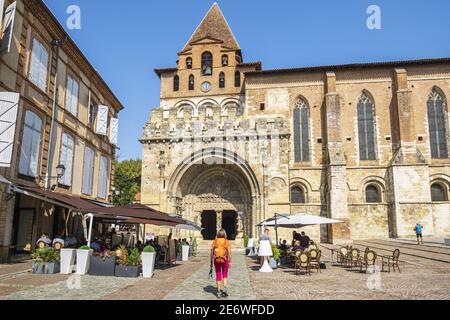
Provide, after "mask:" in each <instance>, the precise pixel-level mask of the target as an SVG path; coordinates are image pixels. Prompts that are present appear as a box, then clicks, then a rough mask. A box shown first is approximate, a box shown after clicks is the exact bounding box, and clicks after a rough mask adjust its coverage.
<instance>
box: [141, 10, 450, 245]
mask: <svg viewBox="0 0 450 320" xmlns="http://www.w3.org/2000/svg"><path fill="white" fill-rule="evenodd" d="M178 58H179V59H178V61H177V65H176V67H174V68H165V69H157V70H155V72H156V73H157V75H158V76H159V77H160V79H161V97H160V99H161V104H160V106H159V107H157V108H155V109H154V110H153V111H152V112H151V116H150V119H149V120H148V122H147V124H146V125H145V128H144V133H143V136H142V138H141V143H142V148H143V151H142V157H143V159H142V160H143V167H142V195H141V197H142V198H141V202H142V203H143V204H145V205H149V206H151V207H154V208H155V209H159V210H161V211H165V212H168V213H177V214H180V215H182V216H183V217H185V218H187V219H190V220H192V221H195V222H197V223H198V224H199V225H202V227H203V228H204V231H203V232H202V234H201V235H200V234H195V236H198V237H200V236H202V237H203V239H207V240H208V239H211V238H212V237H214V234H215V232H216V229H217V228H222V227H223V228H225V229H226V230H227V231H228V234H229V236H230V237H231V238H232V239H239V238H241V237H242V236H243V235H244V234H246V235H249V236H253V237H255V236H257V235H258V233H259V228H258V227H257V225H258V224H259V223H261V222H262V221H264V220H265V219H268V218H271V217H273V216H274V215H275V214H276V213H279V214H310V215H318V216H324V217H330V218H335V219H339V220H341V221H343V223H340V224H336V225H332V226H321V227H309V228H307V229H306V231H307V233H309V234H310V235H311V238H314V239H316V240H320V241H324V242H332V243H346V242H351V241H352V240H353V239H369V238H387V237H404V236H409V235H411V234H413V231H412V230H413V228H414V226H415V224H416V223H421V224H422V225H423V226H424V234H425V235H434V236H444V235H448V234H449V233H450V202H449V192H450V157H449V148H450V138H449V129H450V128H449V127H450V119H449V116H448V105H447V97H450V59H449V58H442V59H428V60H416V61H398V62H382V63H367V64H352V65H335V66H319V67H308V68H296V69H294V68H293V69H280V70H263V69H262V64H261V63H260V62H245V61H244V60H243V55H242V52H241V49H240V46H239V44H238V42H237V40H236V38H235V37H234V35H233V33H232V31H231V30H230V27H229V25H228V23H227V22H226V20H225V18H224V16H223V14H222V12H221V10H220V8H219V7H218V5H217V4H214V5H213V6H212V7H211V9H210V10H209V11H208V13H207V14H206V16H205V18H204V19H203V21H202V22H201V23H200V25H199V27H198V28H197V29H196V30H195V32H194V33H193V35H192V36H191V38H190V39H189V40H188V42H187V43H186V45H185V46H184V48H183V49H182V51H181V52H179V53H178ZM284 232H285V233H284V234H283V233H282V234H281V236H280V237H284V238H285V237H287V235H288V233H290V232H291V230H285V231H284Z"/></svg>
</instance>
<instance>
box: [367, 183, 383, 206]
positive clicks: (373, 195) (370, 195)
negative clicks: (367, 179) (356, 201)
mask: <svg viewBox="0 0 450 320" xmlns="http://www.w3.org/2000/svg"><path fill="white" fill-rule="evenodd" d="M381 200H382V199H381V191H380V188H378V187H377V186H375V185H369V186H367V187H366V203H380V202H381Z"/></svg>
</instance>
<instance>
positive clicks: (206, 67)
mask: <svg viewBox="0 0 450 320" xmlns="http://www.w3.org/2000/svg"><path fill="white" fill-rule="evenodd" d="M212 68H213V56H212V54H211V53H210V52H204V53H203V54H202V75H204V76H210V75H212Z"/></svg>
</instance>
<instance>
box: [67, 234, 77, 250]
mask: <svg viewBox="0 0 450 320" xmlns="http://www.w3.org/2000/svg"><path fill="white" fill-rule="evenodd" d="M65 242H66V247H67V248H78V240H77V238H76V237H75V236H74V235H73V234H69V235H68V236H67V237H66V239H65Z"/></svg>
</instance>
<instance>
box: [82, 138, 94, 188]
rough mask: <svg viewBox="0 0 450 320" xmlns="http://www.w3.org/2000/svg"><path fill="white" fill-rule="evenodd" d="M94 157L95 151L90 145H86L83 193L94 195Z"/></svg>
mask: <svg viewBox="0 0 450 320" xmlns="http://www.w3.org/2000/svg"><path fill="white" fill-rule="evenodd" d="M94 158H95V153H94V150H92V149H91V148H89V147H86V149H85V151H84V163H83V190H82V191H83V194H86V195H92V182H93V172H94Z"/></svg>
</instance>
